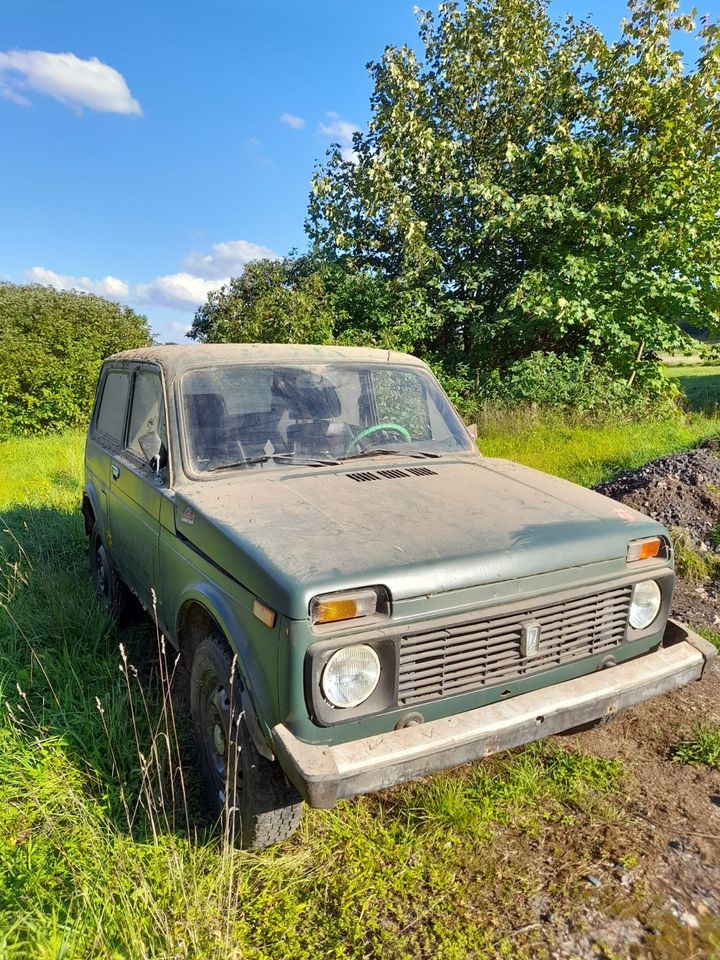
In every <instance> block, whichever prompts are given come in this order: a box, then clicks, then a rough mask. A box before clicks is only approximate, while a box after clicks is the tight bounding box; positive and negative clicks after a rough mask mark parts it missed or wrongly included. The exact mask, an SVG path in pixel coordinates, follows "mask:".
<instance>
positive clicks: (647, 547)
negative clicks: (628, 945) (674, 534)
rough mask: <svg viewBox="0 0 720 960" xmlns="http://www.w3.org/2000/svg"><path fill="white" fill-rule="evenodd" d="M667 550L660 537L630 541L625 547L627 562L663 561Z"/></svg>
mask: <svg viewBox="0 0 720 960" xmlns="http://www.w3.org/2000/svg"><path fill="white" fill-rule="evenodd" d="M665 557H667V548H666V546H665V541H664V540H663V538H662V537H649V538H648V539H647V540H631V541H630V543H629V544H628V546H627V562H628V563H636V562H637V561H639V560H652V559H653V558H657V559H665Z"/></svg>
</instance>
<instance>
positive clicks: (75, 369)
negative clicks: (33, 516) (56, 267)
mask: <svg viewBox="0 0 720 960" xmlns="http://www.w3.org/2000/svg"><path fill="white" fill-rule="evenodd" d="M151 342H152V341H151V336H150V330H149V328H148V324H147V320H146V319H145V317H143V316H140V315H139V314H137V313H135V312H134V311H133V310H131V309H130V307H126V306H122V305H120V304H117V303H111V302H110V301H108V300H104V299H103V298H102V297H98V296H95V295H94V294H91V293H78V292H76V291H74V290H73V291H66V290H54V289H53V288H52V287H42V286H39V285H37V284H32V285H27V286H19V285H17V284H13V283H0V435H3V434H10V433H16V434H22V433H35V432H39V431H49V430H58V429H62V428H65V427H70V426H78V425H80V424H83V423H85V422H86V420H87V417H88V415H89V413H90V409H91V407H92V403H93V398H94V396H95V385H96V383H97V377H98V373H99V371H100V366H101V363H102V361H103V359H104V358H105V357H107V356H109V355H110V354H112V353H116V352H118V351H119V350H128V349H131V348H133V347H144V346H147V345H148V344H150V343H151Z"/></svg>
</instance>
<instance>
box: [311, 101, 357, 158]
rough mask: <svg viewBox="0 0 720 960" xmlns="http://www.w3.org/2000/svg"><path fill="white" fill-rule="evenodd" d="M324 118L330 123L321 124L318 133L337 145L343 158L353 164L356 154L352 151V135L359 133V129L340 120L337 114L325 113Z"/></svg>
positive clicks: (348, 122)
mask: <svg viewBox="0 0 720 960" xmlns="http://www.w3.org/2000/svg"><path fill="white" fill-rule="evenodd" d="M325 116H326V117H327V118H328V120H329V121H330V123H321V124H320V133H322V134H323V135H324V136H326V137H330V138H331V139H332V142H333V143H339V144H340V153H341V154H342V156H343V158H344V159H345V160H350V161H351V162H353V163H355V162H356V160H357V154H356V153H355V150H354V149H353V134H355V133H360V127H356V126H355V124H354V123H350V121H349V120H342V119H341V118H340V117H339V116H338V115H337V113H326V114H325Z"/></svg>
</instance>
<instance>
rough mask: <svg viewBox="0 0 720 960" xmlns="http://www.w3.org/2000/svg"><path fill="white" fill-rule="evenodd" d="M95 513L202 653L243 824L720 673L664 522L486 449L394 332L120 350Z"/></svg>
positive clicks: (174, 638) (109, 564)
mask: <svg viewBox="0 0 720 960" xmlns="http://www.w3.org/2000/svg"><path fill="white" fill-rule="evenodd" d="M85 464H86V475H85V490H84V496H83V504H82V510H83V513H84V517H85V527H86V530H87V533H88V535H89V537H90V565H91V569H92V572H93V575H94V578H95V585H96V589H97V593H98V596H99V598H100V601H101V602H102V604H103V605H104V607H105V609H106V610H107V611H108V613H109V614H111V615H114V616H119V615H120V614H121V613H122V607H123V605H124V603H125V602H126V600H127V599H128V593H129V592H131V593H132V594H135V595H136V596H137V598H138V599H139V600H140V602H141V603H142V604H143V606H144V607H145V608H146V609H148V610H149V611H151V612H152V613H153V615H154V616H155V618H156V621H157V624H158V627H159V629H160V630H161V631H162V633H163V634H164V635H165V636H166V637H168V638H169V640H170V641H171V642H172V643H173V644H174V645H175V646H176V647H177V648H178V649H179V650H180V652H181V653H182V655H183V658H184V660H185V662H186V663H187V665H188V667H189V669H190V671H191V683H190V686H191V711H192V720H193V725H194V729H195V733H196V737H197V743H198V749H199V756H200V762H201V765H202V768H203V772H204V774H205V777H206V779H207V782H208V785H209V790H210V793H211V797H212V800H213V803H214V805H215V807H216V809H217V813H218V815H223V814H224V817H225V822H226V824H229V825H230V827H231V828H232V830H233V832H234V834H235V837H236V840H237V841H238V842H239V843H240V844H241V845H243V846H246V847H257V846H263V845H265V844H268V843H272V842H274V841H277V840H280V839H283V838H284V837H286V836H288V835H289V834H290V833H291V832H292V831H293V830H294V829H295V827H296V826H297V825H298V822H299V818H300V816H301V805H302V799H304V800H306V801H307V802H308V803H309V804H311V805H312V806H317V807H331V806H333V804H335V803H336V802H337V801H338V800H339V799H340V798H343V797H352V796H354V795H356V794H359V793H364V792H368V791H372V790H378V789H381V788H383V787H387V786H390V785H391V784H396V783H399V782H401V781H404V780H408V779H411V778H415V777H420V776H424V775H426V774H430V773H432V772H433V771H436V770H441V769H445V768H449V767H453V766H456V765H458V764H461V763H465V762H467V761H470V760H475V759H477V758H480V757H483V756H486V755H488V754H490V753H493V752H495V751H498V750H504V749H506V748H509V747H514V746H516V745H518V744H522V743H526V742H528V741H530V740H534V739H537V738H539V737H543V736H546V735H549V734H553V733H558V732H560V731H563V730H567V729H570V728H573V727H576V726H579V725H584V724H588V723H592V722H595V721H598V720H600V719H603V718H607V717H610V716H612V715H613V714H615V713H616V712H617V711H619V710H622V709H624V708H626V707H629V706H632V705H633V704H637V703H639V702H641V701H643V700H646V699H648V698H650V697H654V696H656V695H658V694H661V693H663V692H665V691H668V690H672V689H674V688H676V687H679V686H681V685H682V684H685V683H687V682H689V681H690V680H694V679H699V678H700V677H701V676H702V674H703V671H704V669H705V667H706V664H707V663H708V661H709V660H710V659H711V658H712V656H713V655H714V652H715V651H714V648H712V647H711V646H710V645H709V644H707V643H705V641H703V640H702V639H701V638H700V637H698V636H697V635H696V634H694V633H692V631H690V630H688V629H687V628H685V627H683V626H681V625H680V624H677V623H674V622H673V621H672V620H668V614H669V610H670V603H671V599H672V594H673V584H674V573H673V559H672V546H671V542H670V539H669V537H668V533H667V531H666V530H665V529H664V528H663V527H662V526H661V525H660V524H658V523H656V522H654V521H653V520H651V519H649V518H648V517H645V516H643V515H642V514H640V513H637V512H636V511H634V510H631V509H630V508H628V507H625V506H622V505H621V504H618V503H616V502H614V501H612V500H609V499H607V498H605V497H602V496H600V495H599V494H596V493H592V492H590V491H588V490H585V489H583V488H581V487H579V486H576V485H574V484H572V483H568V482H567V481H564V480H559V479H556V478H555V477H550V476H547V475H545V474H543V473H539V472H537V471H535V470H531V469H528V468H527V467H522V466H519V465H518V464H515V463H512V462H509V461H506V460H496V459H490V458H486V457H483V456H481V455H480V453H479V452H478V449H477V446H476V444H475V442H474V440H473V437H472V436H471V433H470V431H469V430H468V428H466V427H465V426H464V425H463V423H462V421H461V420H460V418H459V417H458V415H457V413H456V412H455V410H454V409H453V407H452V406H451V404H450V402H449V401H448V399H447V397H446V396H445V394H444V393H443V391H442V389H441V387H440V386H439V384H438V382H437V381H436V380H435V378H434V377H433V375H432V374H431V372H430V371H429V369H428V368H427V367H426V366H425V364H424V363H422V362H421V361H420V360H417V359H415V358H414V357H410V356H405V355H403V354H398V353H392V352H388V351H385V350H370V349H364V348H336V347H314V346H284V345H254V344H248V345H239V344H233V345H222V346H221V345H218V346H214V345H204V346H167V347H151V348H147V349H143V350H133V351H130V352H126V353H121V354H117V355H115V356H113V357H110V358H109V359H108V360H107V361H106V362H105V363H104V365H103V368H102V372H101V375H100V380H99V384H98V391H97V399H96V402H95V408H94V411H93V415H92V420H91V424H90V429H89V433H88V438H87V446H86V457H85Z"/></svg>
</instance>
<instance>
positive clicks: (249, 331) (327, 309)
mask: <svg viewBox="0 0 720 960" xmlns="http://www.w3.org/2000/svg"><path fill="white" fill-rule="evenodd" d="M334 315H335V306H334V301H333V297H332V294H331V293H330V292H329V291H328V290H327V288H326V287H325V284H324V283H323V280H322V277H321V276H320V275H319V274H318V273H317V272H316V271H315V269H314V267H313V263H312V261H311V258H308V257H292V256H291V257H288V258H286V259H284V260H256V261H254V262H252V263H248V264H247V265H246V266H245V268H244V269H243V272H242V274H241V275H240V276H239V277H233V278H231V279H230V281H229V282H228V283H227V284H226V285H225V286H223V287H222V288H221V289H220V290H216V291H213V292H211V293H209V294H208V298H207V301H206V302H205V303H204V304H202V305H201V306H200V307H198V309H197V311H196V313H195V317H194V319H193V324H192V327H191V329H190V333H189V334H188V336H190V337H192V338H193V339H194V340H201V341H203V342H205V343H228V342H230V343H329V342H331V341H332V337H333V320H334Z"/></svg>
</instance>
